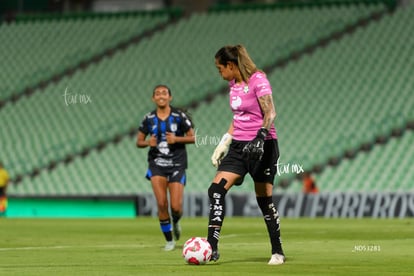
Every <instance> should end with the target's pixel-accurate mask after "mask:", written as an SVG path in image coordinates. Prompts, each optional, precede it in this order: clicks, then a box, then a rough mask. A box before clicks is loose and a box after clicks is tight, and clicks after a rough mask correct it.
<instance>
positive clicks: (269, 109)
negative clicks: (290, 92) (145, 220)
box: [259, 95, 276, 129]
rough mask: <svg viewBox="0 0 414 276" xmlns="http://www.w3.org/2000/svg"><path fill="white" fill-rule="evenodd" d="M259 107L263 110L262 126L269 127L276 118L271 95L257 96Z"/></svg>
mask: <svg viewBox="0 0 414 276" xmlns="http://www.w3.org/2000/svg"><path fill="white" fill-rule="evenodd" d="M259 104H260V108H261V109H262V112H263V127H264V128H266V129H270V127H271V126H272V124H273V121H274V120H275V118H276V111H275V106H274V104H273V98H272V95H264V96H262V97H260V98H259Z"/></svg>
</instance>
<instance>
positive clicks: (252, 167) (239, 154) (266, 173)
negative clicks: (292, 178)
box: [217, 139, 279, 185]
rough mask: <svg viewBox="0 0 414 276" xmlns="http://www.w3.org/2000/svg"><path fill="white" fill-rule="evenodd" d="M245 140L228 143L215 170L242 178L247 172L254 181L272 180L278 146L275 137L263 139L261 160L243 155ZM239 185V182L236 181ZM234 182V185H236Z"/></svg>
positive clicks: (271, 181) (277, 157)
mask: <svg viewBox="0 0 414 276" xmlns="http://www.w3.org/2000/svg"><path fill="white" fill-rule="evenodd" d="M247 143H248V142H247V141H235V140H233V141H232V143H231V144H230V147H229V151H228V153H227V155H226V156H225V157H224V158H223V160H221V163H220V165H219V166H218V168H217V171H223V172H232V173H235V174H238V175H240V176H241V177H242V178H244V176H245V175H246V174H247V173H249V174H250V175H251V177H252V178H253V180H254V181H255V182H267V183H272V184H273V182H274V179H275V175H276V173H277V161H278V159H279V146H278V143H277V140H276V139H272V140H265V143H264V154H263V157H262V160H261V161H249V160H247V158H245V157H244V156H243V148H244V146H245V145H246V144H247ZM237 184H238V185H240V184H241V183H237ZM237 184H236V185H237Z"/></svg>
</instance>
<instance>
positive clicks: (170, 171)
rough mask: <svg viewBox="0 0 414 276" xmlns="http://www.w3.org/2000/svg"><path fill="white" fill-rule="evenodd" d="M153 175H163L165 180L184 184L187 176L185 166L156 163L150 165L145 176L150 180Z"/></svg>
mask: <svg viewBox="0 0 414 276" xmlns="http://www.w3.org/2000/svg"><path fill="white" fill-rule="evenodd" d="M153 176H163V177H166V178H167V182H169V183H171V182H179V183H181V184H183V185H185V184H186V181H187V177H186V175H185V168H183V167H160V166H157V165H150V166H149V168H148V170H147V174H146V175H145V177H146V178H147V179H148V180H151V177H153Z"/></svg>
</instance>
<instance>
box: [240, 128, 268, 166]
mask: <svg viewBox="0 0 414 276" xmlns="http://www.w3.org/2000/svg"><path fill="white" fill-rule="evenodd" d="M268 134H269V131H268V130H267V129H265V128H263V127H262V128H261V129H259V130H258V131H257V135H256V138H254V139H253V140H252V141H250V142H248V143H247V145H245V146H244V148H243V154H244V156H245V157H247V159H249V160H262V157H263V153H264V149H263V146H264V139H265V138H266V136H267V135H268Z"/></svg>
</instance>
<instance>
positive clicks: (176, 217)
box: [171, 211, 183, 224]
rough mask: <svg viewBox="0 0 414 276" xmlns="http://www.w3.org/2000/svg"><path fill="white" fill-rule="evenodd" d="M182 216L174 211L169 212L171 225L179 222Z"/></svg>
mask: <svg viewBox="0 0 414 276" xmlns="http://www.w3.org/2000/svg"><path fill="white" fill-rule="evenodd" d="M182 215H183V214H182V213H178V212H176V211H172V212H171V216H172V221H173V223H174V224H175V223H177V222H178V221H179V220H180V218H181V217H182Z"/></svg>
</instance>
